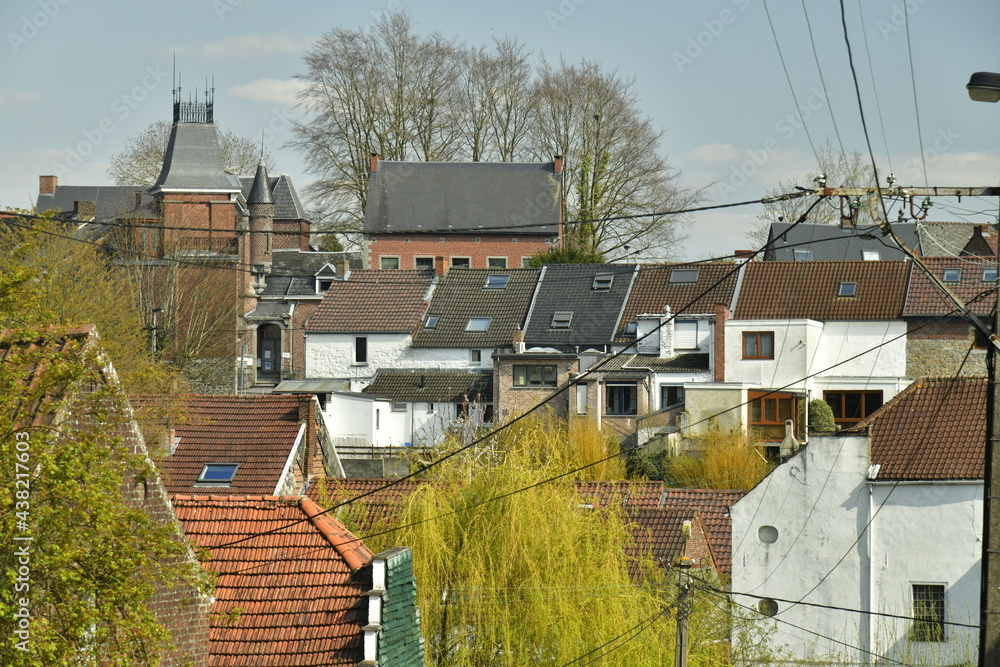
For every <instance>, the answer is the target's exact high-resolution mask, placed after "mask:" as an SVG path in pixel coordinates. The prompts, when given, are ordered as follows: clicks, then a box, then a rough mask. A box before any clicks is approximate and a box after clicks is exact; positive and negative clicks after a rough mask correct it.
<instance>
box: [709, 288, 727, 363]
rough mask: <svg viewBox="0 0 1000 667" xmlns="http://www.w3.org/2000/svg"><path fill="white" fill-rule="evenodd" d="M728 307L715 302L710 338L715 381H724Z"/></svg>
mask: <svg viewBox="0 0 1000 667" xmlns="http://www.w3.org/2000/svg"><path fill="white" fill-rule="evenodd" d="M728 319H729V308H727V307H726V306H724V305H723V304H721V303H717V304H715V332H714V333H715V335H714V337H713V339H712V357H713V359H714V361H715V378H714V379H715V381H716V382H725V381H726V320H728Z"/></svg>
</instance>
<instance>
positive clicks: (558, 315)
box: [552, 310, 573, 329]
mask: <svg viewBox="0 0 1000 667" xmlns="http://www.w3.org/2000/svg"><path fill="white" fill-rule="evenodd" d="M572 321H573V311H572V310H557V311H556V312H555V313H553V314H552V328H553V329H569V325H570V323H571V322H572Z"/></svg>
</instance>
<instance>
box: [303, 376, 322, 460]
mask: <svg viewBox="0 0 1000 667" xmlns="http://www.w3.org/2000/svg"><path fill="white" fill-rule="evenodd" d="M316 419H317V415H316V399H315V397H314V396H313V395H312V394H300V395H299V422H301V423H305V425H306V432H305V433H304V434H303V436H302V437H303V441H304V446H303V448H302V471H303V473H304V475H305V477H306V479H309V478H310V477H312V476H313V475H316V474H323V473H322V465H320V466H318V467H317V465H316V461H315V459H316V457H317V456H319V457H322V450H321V448H320V447H319V443H318V442H317V438H316V433H317V428H316Z"/></svg>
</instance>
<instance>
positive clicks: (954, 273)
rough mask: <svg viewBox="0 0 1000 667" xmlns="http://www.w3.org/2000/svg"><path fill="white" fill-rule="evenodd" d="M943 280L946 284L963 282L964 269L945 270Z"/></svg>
mask: <svg viewBox="0 0 1000 667" xmlns="http://www.w3.org/2000/svg"><path fill="white" fill-rule="evenodd" d="M942 279H943V280H944V282H946V283H960V282H962V269H945V270H944V275H943V276H942Z"/></svg>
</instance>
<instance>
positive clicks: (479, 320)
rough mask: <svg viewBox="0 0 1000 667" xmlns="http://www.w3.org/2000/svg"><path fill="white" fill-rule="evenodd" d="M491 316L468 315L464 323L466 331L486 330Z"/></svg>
mask: <svg viewBox="0 0 1000 667" xmlns="http://www.w3.org/2000/svg"><path fill="white" fill-rule="evenodd" d="M492 320H493V318H492V317H470V318H469V321H468V323H466V325H465V330H466V331H486V330H487V329H489V328H490V322H491V321H492Z"/></svg>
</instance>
